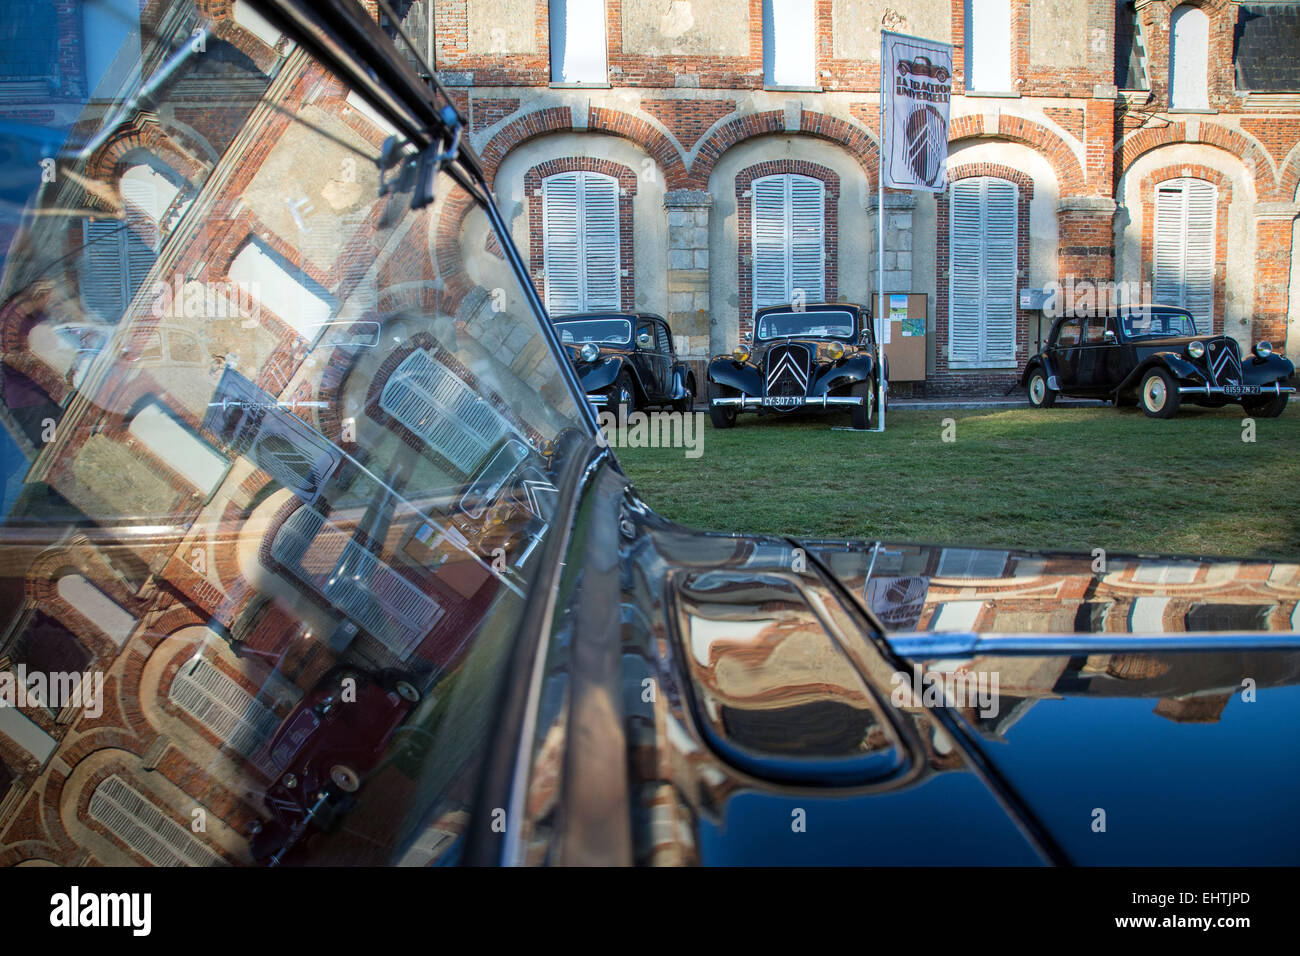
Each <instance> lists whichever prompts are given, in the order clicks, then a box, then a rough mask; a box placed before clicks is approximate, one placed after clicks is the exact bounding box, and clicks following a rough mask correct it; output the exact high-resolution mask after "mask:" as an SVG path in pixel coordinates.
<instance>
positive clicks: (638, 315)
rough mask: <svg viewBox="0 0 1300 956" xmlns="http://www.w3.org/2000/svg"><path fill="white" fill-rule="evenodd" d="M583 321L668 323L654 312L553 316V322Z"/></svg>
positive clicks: (584, 313)
mask: <svg viewBox="0 0 1300 956" xmlns="http://www.w3.org/2000/svg"><path fill="white" fill-rule="evenodd" d="M582 319H628V320H629V321H631V320H634V319H658V320H659V321H660V322H666V321H668V320H667V319H665V318H664V317H663V316H662V315H657V314H656V313H654V312H569V313H567V314H565V315H553V316H551V321H552V322H577V321H580V320H582Z"/></svg>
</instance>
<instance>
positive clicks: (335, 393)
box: [0, 3, 629, 865]
mask: <svg viewBox="0 0 1300 956" xmlns="http://www.w3.org/2000/svg"><path fill="white" fill-rule="evenodd" d="M246 6H247V5H243V4H218V5H211V4H197V3H177V4H175V5H173V7H171V8H169V12H168V19H167V20H166V23H165V24H163V25H161V26H159V27H158V32H150V31H146V32H145V33H144V34H143V35H141V33H140V32H139V30H138V28H137V30H136V33H135V34H134V35H133V36H132V37H130V38H129V40H130V42H129V43H126V44H125V45H124V46H123V50H124V51H125V52H124V53H123V54H122V56H125V57H128V58H129V59H131V62H130V63H126V64H124V65H123V69H122V70H121V71H120V77H118V86H117V87H115V88H113V89H111V90H109V91H107V92H105V91H104V90H101V91H100V95H97V97H96V98H95V99H94V100H93V101H92V102H91V104H90V105H89V106H87V107H86V108H85V109H84V111H83V112H82V113H81V115H80V116H76V115H74V116H72V117H70V118H69V119H70V124H69V126H68V127H67V129H65V130H64V135H65V142H64V143H63V146H62V149H61V151H60V152H59V153H58V156H57V164H56V167H55V169H56V171H55V174H54V176H53V177H52V178H51V179H50V180H49V181H48V182H46V183H44V184H43V185H41V186H40V187H39V188H38V189H36V190H34V191H33V192H32V194H31V195H29V196H28V197H27V198H26V213H25V215H23V217H22V218H21V221H20V223H19V224H18V232H17V235H16V237H15V238H14V239H13V241H12V243H11V244H10V245H9V255H8V258H7V260H6V261H5V263H4V274H3V280H2V285H0V315H2V316H3V317H4V323H5V324H4V327H5V329H6V340H5V349H6V355H5V363H4V365H3V376H4V377H3V383H2V384H3V390H4V391H3V405H2V406H0V412H2V413H3V415H4V416H5V422H4V424H5V426H6V427H5V428H4V429H0V436H3V437H2V441H3V449H2V450H3V459H2V460H3V475H4V477H5V483H4V485H3V489H2V490H3V494H4V498H3V509H4V519H5V520H4V527H3V528H0V532H3V533H4V535H5V538H4V539H3V541H4V542H5V543H4V547H5V553H4V557H5V559H6V560H5V562H4V570H3V571H0V590H2V591H3V594H4V597H5V600H4V601H3V602H0V661H3V664H0V667H3V668H4V669H5V670H7V671H12V670H14V669H15V668H19V667H28V668H31V669H33V670H34V669H46V668H48V667H54V666H56V665H57V668H58V669H59V670H60V671H68V672H74V671H75V672H77V673H81V672H83V671H84V672H86V674H87V675H88V676H89V675H90V674H91V673H93V674H96V675H98V676H99V678H100V679H101V683H102V678H103V677H104V675H105V674H109V675H112V676H111V677H110V680H112V681H114V682H115V684H114V686H116V687H117V688H118V689H119V692H120V693H121V694H122V699H124V700H130V701H131V702H132V715H131V716H130V717H129V718H128V720H129V726H130V727H132V728H133V729H132V730H130V731H127V730H125V729H123V730H121V731H118V730H114V731H112V732H111V736H112V738H113V739H114V740H118V739H121V740H124V741H125V740H127V739H128V738H129V739H130V740H131V741H137V740H138V741H140V743H138V744H137V743H129V744H125V745H123V746H125V747H126V749H113V750H108V751H103V750H102V748H101V747H100V746H98V745H96V746H92V747H89V748H88V747H86V746H85V745H84V744H79V743H76V741H77V740H80V739H84V738H85V733H86V731H85V730H83V729H80V728H79V723H80V722H82V721H93V720H94V719H96V718H98V717H99V714H98V713H96V710H95V708H96V707H98V706H102V705H103V703H104V702H103V701H102V700H99V701H98V703H95V702H94V701H90V702H89V703H87V704H86V706H85V707H84V709H83V711H82V712H80V713H76V714H74V715H73V716H71V718H70V720H71V722H70V723H68V725H67V727H66V728H63V727H61V729H59V730H57V731H55V732H54V735H51V733H47V732H46V730H43V729H41V727H40V726H38V725H37V724H35V723H31V722H30V721H28V720H27V718H25V717H22V716H18V715H17V711H15V710H12V709H6V710H4V713H6V714H13V715H14V716H13V719H12V720H9V718H6V722H5V723H4V725H3V727H2V728H0V729H3V731H4V734H6V735H8V736H9V737H14V735H15V733H17V738H16V739H17V740H18V743H17V745H16V748H17V749H14V750H13V751H12V752H13V753H14V754H17V753H19V750H22V751H23V753H22V756H21V762H20V764H19V765H20V766H21V767H22V773H21V774H20V775H19V776H17V777H15V778H14V779H13V780H12V781H9V780H6V781H5V786H4V787H3V788H0V832H3V831H4V829H5V827H6V825H7V824H8V823H9V822H10V821H12V819H13V818H14V817H13V815H14V813H16V812H17V808H18V807H19V806H20V805H22V804H23V801H22V800H21V799H12V800H11V799H6V793H5V791H6V790H9V789H11V788H16V790H17V791H30V792H32V793H43V794H46V795H47V796H46V797H45V799H47V800H48V801H50V803H49V806H48V807H47V808H46V809H45V810H44V811H42V813H43V814H45V815H47V816H50V817H51V818H59V817H60V815H62V819H63V820H64V821H65V822H66V823H67V824H68V830H67V831H65V830H64V829H63V825H60V828H59V833H60V834H61V835H60V836H59V837H58V839H60V840H64V841H70V842H71V843H75V844H77V845H78V847H79V849H80V850H82V851H84V853H85V856H84V859H86V860H88V861H93V862H97V863H100V864H105V865H122V864H133V863H152V864H156V865H176V864H181V863H190V864H203V865H207V864H212V865H216V864H224V863H240V862H243V863H248V862H253V861H255V860H266V859H268V858H272V859H273V858H275V857H274V854H275V853H281V854H283V853H304V854H308V853H309V854H310V855H311V858H312V859H314V860H317V861H320V862H355V863H366V862H371V863H377V862H406V863H428V862H431V861H436V860H439V859H443V858H447V859H451V858H454V856H455V854H456V853H457V852H458V848H459V846H460V843H461V834H462V832H463V830H464V828H465V826H466V820H467V815H468V813H469V810H470V807H469V789H468V786H467V785H468V783H469V782H470V781H472V780H474V779H475V778H476V776H477V770H476V767H477V765H478V761H479V759H480V757H481V754H482V752H483V748H484V747H485V745H486V743H485V742H486V740H487V735H488V733H489V725H490V723H491V721H492V717H493V713H494V708H493V705H492V699H493V698H492V696H491V695H492V694H493V693H495V691H496V688H497V687H498V685H499V680H498V678H499V675H500V673H501V669H502V668H503V667H504V664H505V661H506V660H507V656H508V653H509V650H510V648H511V646H512V641H513V638H514V635H515V632H516V630H517V629H518V627H519V624H520V621H521V620H522V619H523V618H522V616H523V613H524V612H523V609H524V604H525V599H526V596H527V595H528V593H529V591H530V588H531V587H532V586H533V584H532V582H533V579H534V577H535V576H536V574H537V573H538V569H539V566H540V564H541V562H540V559H539V554H540V552H541V551H542V550H543V549H544V548H545V547H546V545H547V542H548V539H549V538H550V536H551V535H552V533H553V532H552V520H553V515H554V514H555V512H556V510H557V508H559V507H560V504H559V501H560V489H561V488H562V487H563V485H564V478H565V475H566V474H568V473H569V464H570V462H572V461H575V460H576V457H577V455H578V454H579V453H584V450H585V449H586V448H588V447H590V445H589V443H590V441H591V426H590V424H589V416H588V415H587V413H585V412H584V411H582V409H581V408H580V406H579V404H578V399H577V398H575V393H574V391H573V388H572V386H571V384H570V382H571V380H570V379H569V378H566V376H567V375H569V374H570V373H569V372H568V370H567V366H566V365H565V364H564V363H562V362H561V361H559V360H558V359H557V356H556V353H555V351H554V350H553V348H552V347H551V345H550V344H549V340H548V338H547V337H546V335H545V334H544V332H543V325H542V322H543V321H544V319H543V317H542V316H541V315H540V313H539V312H538V311H537V310H536V309H535V308H534V307H533V306H532V304H531V300H530V298H529V296H528V295H527V294H525V290H524V288H523V287H522V286H521V285H520V284H519V282H518V281H517V278H516V273H515V272H514V271H513V270H512V269H511V268H510V266H509V265H508V260H507V259H506V258H505V257H503V256H502V255H501V254H500V252H499V251H494V250H498V249H499V248H500V247H504V246H506V245H507V244H508V243H509V242H510V239H509V237H508V236H505V235H496V234H493V231H492V229H491V227H490V224H489V219H488V217H487V215H486V212H485V209H484V207H483V206H482V205H480V204H479V203H478V201H477V200H475V199H474V198H473V197H472V196H471V194H470V193H469V192H467V191H466V190H465V189H463V188H462V187H461V186H459V185H457V183H456V182H454V181H453V179H452V178H451V177H450V176H449V175H447V173H446V172H440V173H439V174H438V176H437V178H436V181H435V182H434V187H435V196H436V198H435V201H434V202H433V203H432V204H431V205H429V206H427V207H426V208H423V209H418V210H413V209H412V208H411V192H410V189H409V185H410V184H409V182H405V181H402V180H400V179H399V181H398V185H397V186H396V187H390V188H385V189H381V182H380V172H379V158H380V155H381V153H382V151H383V148H384V144H385V141H386V139H387V138H388V137H389V136H390V134H392V132H393V128H392V127H391V126H390V124H389V121H388V119H387V118H386V117H385V116H384V115H383V114H381V113H380V112H379V110H378V109H377V108H376V107H375V106H374V105H373V104H372V103H370V102H369V101H367V100H366V99H365V98H364V97H363V96H361V95H360V94H359V93H358V92H357V91H356V90H354V89H353V88H351V87H350V86H349V85H348V83H347V82H345V81H344V80H343V79H342V78H341V77H340V76H338V75H336V74H335V73H333V72H331V70H330V69H328V68H327V67H326V66H324V65H323V64H322V63H321V62H319V61H317V60H316V59H314V58H313V57H312V56H310V55H308V54H307V52H305V50H303V49H301V48H299V47H297V46H295V44H294V42H293V41H292V39H291V38H290V37H288V36H281V35H280V33H279V31H278V30H277V29H276V28H275V27H273V26H272V25H271V24H270V23H269V22H268V21H266V20H263V19H262V18H261V17H254V18H251V19H250V18H249V16H247V15H246V14H247V10H245V7H246ZM232 9H233V10H234V11H236V12H234V13H232V12H231V11H232ZM239 11H243V12H239ZM210 17H215V18H216V19H217V22H216V23H215V24H214V23H213V21H212V20H210V19H209V18H210ZM200 41H202V42H200ZM200 47H201V48H202V49H201V50H200V49H199V48H200ZM132 50H134V51H136V52H135V54H134V55H130V51H132ZM142 75H143V82H144V83H149V84H151V85H152V89H151V91H149V92H148V94H147V95H143V96H142V95H140V91H141V84H142ZM110 78H112V77H110ZM155 81H157V82H155ZM106 82H107V81H106ZM393 175H394V172H393V171H389V173H388V176H389V177H390V179H391V177H392V176H393ZM386 182H388V180H386ZM498 244H500V245H498ZM604 325H605V326H606V327H607V328H609V329H610V331H609V333H607V334H614V333H616V332H619V331H620V330H621V334H622V336H623V338H625V339H626V338H627V336H628V331H627V330H628V328H629V325H628V323H627V322H626V321H621V322H613V323H605V324H604ZM37 638H39V640H38V639H37ZM38 650H39V652H40V653H39V654H38ZM0 676H4V677H8V676H9V675H8V674H3V673H0ZM340 688H342V692H343V693H344V694H345V695H346V694H347V693H349V689H350V692H351V693H352V695H353V697H352V699H353V700H355V701H356V703H355V704H353V705H352V706H354V707H356V708H358V709H356V710H349V709H348V707H347V706H342V707H341V709H340V710H339V711H338V712H337V713H338V715H339V716H337V719H336V718H334V717H330V715H331V714H335V713H336V712H335V711H334V710H331V709H330V708H331V706H333V705H331V704H330V703H329V702H330V701H336V700H338V699H339V693H340ZM87 693H88V694H89V693H90V692H89V690H88V691H87ZM87 699H88V700H89V698H87ZM115 699H116V698H115ZM344 699H346V698H344ZM53 712H54V713H56V714H57V713H59V708H57V707H56V708H54V710H53ZM69 713H73V712H69ZM322 715H324V716H322ZM66 716H67V715H65V717H61V718H60V724H62V723H63V722H65V718H66ZM326 718H329V719H326ZM102 719H103V720H105V721H108V723H109V724H111V725H112V726H114V727H118V726H121V727H123V728H125V727H126V726H128V724H126V723H122V724H119V723H117V721H119V720H120V719H121V718H120V717H118V716H114V715H112V714H105V715H104V716H103V717H102ZM19 724H21V725H22V727H23V728H26V729H23V730H22V731H21V733H18V732H17V731H15V730H14V728H15V727H16V726H18V725H19ZM42 726H47V727H50V728H53V727H54V726H55V724H54V721H53V719H52V718H51V719H50V720H49V721H46V723H45V724H44V725H42ZM64 730H66V731H68V733H67V734H65V733H64ZM106 739H107V738H106ZM149 741H158V742H166V746H156V747H152V749H150V744H149V743H148V742H149ZM65 744H66V745H65ZM112 746H113V747H116V746H118V745H117V744H113V745H112ZM146 750H147V751H148V753H149V754H154V755H156V756H154V757H150V756H145V754H146ZM341 750H342V751H347V753H346V754H345V755H344V756H338V754H339V753H340V752H341ZM91 751H99V752H100V753H99V754H97V755H92V756H90V757H87V756H86V754H88V753H90V752H91ZM164 751H165V752H166V757H164ZM10 756H11V754H10V751H9V750H6V753H5V759H6V761H10ZM322 767H323V769H322ZM320 773H324V774H327V775H328V778H318V777H317V776H313V775H318V774H320ZM47 777H49V779H57V780H59V781H61V783H60V785H59V787H57V788H56V787H53V786H52V785H51V784H50V783H49V781H48V780H47ZM291 779H292V783H286V781H290V780H291ZM326 779H328V780H332V781H333V783H334V785H335V786H336V787H337V788H339V789H340V790H341V791H349V788H352V789H355V786H354V784H356V783H357V782H358V781H359V780H361V779H364V780H365V785H364V787H363V788H362V791H361V793H360V794H359V795H358V799H360V800H362V801H365V802H369V801H371V800H373V801H374V807H375V808H377V809H372V810H371V811H370V812H368V813H366V814H365V815H364V817H363V815H362V814H360V813H357V814H355V815H354V817H353V820H354V823H353V824H352V825H351V826H350V827H348V828H345V830H346V833H345V834H343V835H340V836H339V838H338V839H335V840H331V841H325V840H321V841H320V842H319V843H316V842H313V840H312V839H308V837H309V836H312V835H313V834H315V830H314V829H312V824H311V819H310V818H308V813H309V811H310V809H311V808H310V807H309V806H307V805H306V804H304V803H302V802H301V801H300V800H299V796H298V795H299V794H302V795H306V794H312V795H313V796H312V799H314V794H316V793H319V792H320V790H321V788H322V787H323V786H324V785H325V783H326ZM299 784H300V785H299ZM277 787H279V788H280V789H279V790H277V789H276V788H277ZM349 792H350V791H349ZM52 793H55V794H57V795H51V794H52ZM277 793H278V794H279V796H276V794H277ZM9 796H13V794H12V793H10V794H9ZM277 801H278V802H277ZM200 806H201V807H204V808H205V812H206V813H207V821H208V822H207V827H206V831H204V832H195V831H192V830H191V829H190V827H189V826H188V821H189V820H190V819H191V811H192V810H193V808H195V807H200ZM158 807H161V812H160V810H159V809H158ZM305 818H306V819H307V823H303V821H304V819H305ZM173 819H175V820H184V821H187V823H186V825H185V826H181V825H179V824H176V823H174V822H172V821H173ZM254 823H256V826H254V825H253V824H254ZM10 832H12V831H10ZM68 833H71V834H73V836H68V835H66V834H68ZM316 835H318V836H324V834H316Z"/></svg>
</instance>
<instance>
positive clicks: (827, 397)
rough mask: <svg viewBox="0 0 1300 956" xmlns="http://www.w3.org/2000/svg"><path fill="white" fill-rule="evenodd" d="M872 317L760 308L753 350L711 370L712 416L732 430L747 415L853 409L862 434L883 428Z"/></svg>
mask: <svg viewBox="0 0 1300 956" xmlns="http://www.w3.org/2000/svg"><path fill="white" fill-rule="evenodd" d="M875 355H876V349H875V333H874V330H873V328H872V323H871V313H870V311H869V310H868V309H866V308H863V307H862V306H859V305H853V304H850V303H843V302H820V303H815V304H810V305H799V306H794V305H780V306H770V307H768V308H765V309H760V310H759V311H758V312H757V313H756V314H755V316H754V328H753V332H752V334H751V336H750V341H749V343H748V344H744V345H741V346H739V347H737V348H736V349H735V351H733V352H732V354H731V355H719V356H717V357H716V358H714V359H713V361H711V362H710V363H709V372H708V377H709V417H710V418H711V420H712V421H713V425H714V427H715V428H730V427H732V426H733V425H734V424H735V423H736V416H737V414H738V413H740V412H745V411H759V412H769V411H776V412H791V411H794V410H795V409H801V408H819V409H828V408H837V407H845V408H848V409H849V410H850V411H851V413H852V416H853V427H854V428H869V427H871V426H872V424H874V421H875V408H876V400H877V399H876V395H877V389H878V385H879V383H878V381H877V368H876V365H877V363H876V357H875Z"/></svg>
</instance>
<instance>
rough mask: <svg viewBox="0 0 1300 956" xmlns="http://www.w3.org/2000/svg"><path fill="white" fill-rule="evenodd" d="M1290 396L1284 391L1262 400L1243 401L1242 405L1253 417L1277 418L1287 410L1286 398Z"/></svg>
mask: <svg viewBox="0 0 1300 956" xmlns="http://www.w3.org/2000/svg"><path fill="white" fill-rule="evenodd" d="M1289 397H1290V396H1289V395H1288V394H1287V393H1286V392H1282V393H1281V394H1280V395H1272V396H1269V397H1268V398H1266V399H1263V400H1262V401H1254V402H1243V403H1242V407H1243V408H1245V410H1246V414H1247V415H1249V416H1250V417H1251V418H1277V416H1279V415H1281V414H1282V412H1284V411H1285V410H1286V400H1287V399H1288V398H1289Z"/></svg>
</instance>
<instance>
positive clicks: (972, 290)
mask: <svg viewBox="0 0 1300 956" xmlns="http://www.w3.org/2000/svg"><path fill="white" fill-rule="evenodd" d="M981 193H982V190H981V183H980V180H978V179H962V180H958V181H957V182H955V183H953V184H952V193H951V197H950V215H949V220H950V227H949V246H950V253H949V260H950V261H949V276H950V278H949V289H948V360H949V361H951V362H977V361H979V358H980V331H981V330H980V325H981V318H980V311H981V304H982V299H983V294H984V290H983V282H982V281H981V274H980V269H981V259H982V258H983V241H982V240H983V222H982V217H981V215H980V203H981V198H982V197H981Z"/></svg>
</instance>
